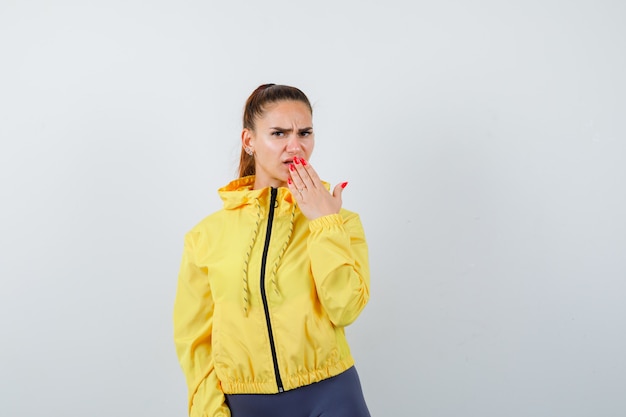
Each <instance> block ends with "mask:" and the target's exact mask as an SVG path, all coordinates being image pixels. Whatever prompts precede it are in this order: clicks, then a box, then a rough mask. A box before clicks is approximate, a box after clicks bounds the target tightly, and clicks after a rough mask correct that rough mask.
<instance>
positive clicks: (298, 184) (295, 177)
mask: <svg viewBox="0 0 626 417" xmlns="http://www.w3.org/2000/svg"><path fill="white" fill-rule="evenodd" d="M289 174H291V180H292V182H293V185H294V188H295V190H297V191H299V190H302V189H303V188H306V184H305V183H304V181H303V180H302V177H301V176H300V173H299V172H298V169H297V168H296V167H295V165H294V164H291V165H289Z"/></svg>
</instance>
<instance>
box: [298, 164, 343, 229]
mask: <svg viewBox="0 0 626 417" xmlns="http://www.w3.org/2000/svg"><path fill="white" fill-rule="evenodd" d="M289 173H290V174H291V178H289V180H288V181H287V186H288V187H289V191H291V194H293V196H294V198H295V199H296V203H298V207H300V210H301V211H302V213H303V214H304V215H305V216H306V217H307V218H308V219H309V220H315V219H317V218H318V217H322V216H327V215H329V214H337V213H339V210H340V209H341V193H342V192H343V189H344V188H345V187H346V185H348V183H347V182H344V183H341V184H337V185H336V186H335V189H334V190H333V193H332V195H331V194H330V193H329V192H328V190H326V187H324V184H323V183H322V180H320V177H318V175H317V172H315V170H314V169H313V168H312V167H311V165H309V164H308V163H307V162H306V161H305V160H304V159H302V158H298V157H295V156H294V158H293V164H291V165H290V166H289Z"/></svg>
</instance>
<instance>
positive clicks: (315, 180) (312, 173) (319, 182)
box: [300, 159, 325, 188]
mask: <svg viewBox="0 0 626 417" xmlns="http://www.w3.org/2000/svg"><path fill="white" fill-rule="evenodd" d="M300 161H301V162H302V166H303V167H304V168H305V169H306V172H307V174H308V175H309V177H310V178H311V182H312V183H313V184H314V185H315V187H316V188H325V187H324V183H322V179H321V178H320V177H319V175H317V171H315V169H313V167H312V166H311V165H310V164H309V163H308V162H307V161H306V160H304V159H300Z"/></svg>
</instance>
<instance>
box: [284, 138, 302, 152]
mask: <svg viewBox="0 0 626 417" xmlns="http://www.w3.org/2000/svg"><path fill="white" fill-rule="evenodd" d="M300 150H302V148H301V147H300V140H299V139H298V135H291V137H290V138H289V141H288V142H287V152H289V153H292V154H295V153H298V152H300Z"/></svg>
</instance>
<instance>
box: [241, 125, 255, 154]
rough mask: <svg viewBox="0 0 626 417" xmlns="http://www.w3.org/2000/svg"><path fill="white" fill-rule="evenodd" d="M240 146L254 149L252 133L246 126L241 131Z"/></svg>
mask: <svg viewBox="0 0 626 417" xmlns="http://www.w3.org/2000/svg"><path fill="white" fill-rule="evenodd" d="M241 147H242V148H244V149H246V148H252V149H254V134H253V133H252V131H251V130H250V129H248V128H245V129H243V130H242V131H241Z"/></svg>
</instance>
